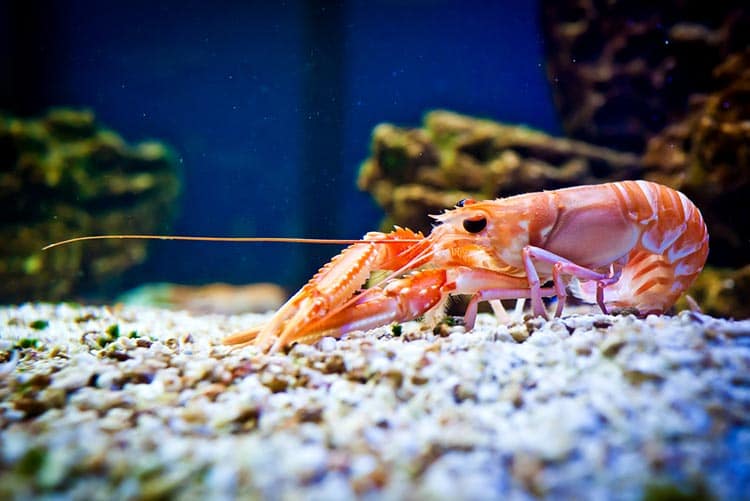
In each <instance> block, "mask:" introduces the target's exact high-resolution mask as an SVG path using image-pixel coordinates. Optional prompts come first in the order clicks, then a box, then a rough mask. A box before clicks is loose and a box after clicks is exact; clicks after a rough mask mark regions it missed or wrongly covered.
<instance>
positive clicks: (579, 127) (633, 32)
mask: <svg viewBox="0 0 750 501" xmlns="http://www.w3.org/2000/svg"><path fill="white" fill-rule="evenodd" d="M540 10H541V22H542V30H543V33H544V37H545V54H546V59H547V72H548V75H549V80H550V82H551V83H552V88H553V92H554V97H555V102H556V104H557V107H558V110H559V111H560V114H561V116H562V119H563V124H564V126H565V130H566V131H567V133H568V134H569V135H570V136H572V137H575V138H577V139H581V140H585V141H589V142H592V143H595V144H602V145H606V146H608V147H612V148H618V149H623V150H628V151H633V152H637V153H640V152H642V151H643V148H644V146H645V144H646V141H647V140H648V139H649V138H650V137H652V136H653V135H655V134H657V133H659V132H660V131H661V130H662V129H663V128H664V127H665V126H667V125H668V124H670V123H674V122H675V121H678V120H681V119H682V117H683V116H684V115H685V113H686V111H687V109H688V103H689V101H690V99H691V96H693V95H695V94H702V93H707V92H712V91H713V90H714V89H715V87H714V85H715V82H714V81H713V79H712V77H711V72H712V70H713V69H714V68H715V67H716V66H717V65H719V64H720V63H722V62H723V61H724V60H725V59H726V58H727V57H728V56H729V55H730V54H732V53H734V52H737V51H741V50H744V48H745V47H747V46H748V45H750V11H748V10H747V9H746V7H745V2H741V1H740V0H728V1H725V2H700V1H697V0H693V1H690V0H671V1H668V2H657V3H654V2H650V3H649V2H638V1H632V0H631V1H626V0H615V1H611V2H595V1H593V0H564V1H557V0H544V1H542V3H541V7H540Z"/></svg>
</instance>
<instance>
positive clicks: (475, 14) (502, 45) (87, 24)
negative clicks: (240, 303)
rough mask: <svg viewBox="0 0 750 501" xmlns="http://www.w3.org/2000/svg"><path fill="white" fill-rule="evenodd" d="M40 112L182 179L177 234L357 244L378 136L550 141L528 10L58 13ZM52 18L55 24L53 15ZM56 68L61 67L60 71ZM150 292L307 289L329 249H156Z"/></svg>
mask: <svg viewBox="0 0 750 501" xmlns="http://www.w3.org/2000/svg"><path fill="white" fill-rule="evenodd" d="M55 5H56V6H55V7H54V9H50V10H49V12H47V13H46V14H45V16H49V19H44V20H43V22H44V23H46V24H45V26H48V27H49V29H50V30H52V33H53V34H54V35H53V36H50V37H49V40H48V44H49V47H48V49H49V50H48V53H49V54H51V56H50V58H49V59H50V60H48V61H47V62H46V64H47V66H48V67H47V69H46V70H45V72H44V74H45V75H48V76H49V78H46V79H45V81H44V83H43V85H40V86H39V94H40V96H38V99H36V100H34V105H35V106H34V107H36V108H38V109H26V110H22V111H24V112H26V113H30V112H37V113H41V112H43V110H44V109H45V108H46V107H47V106H52V105H57V106H73V107H87V108H90V109H92V110H94V111H95V113H96V115H97V117H98V119H99V120H100V122H101V123H103V124H104V125H106V126H107V127H110V128H112V129H114V130H115V131H117V132H118V133H120V134H121V135H123V136H124V138H125V139H126V140H127V141H129V142H136V141H141V140H144V139H158V140H162V141H165V142H167V143H168V144H169V145H171V146H172V147H173V148H174V150H175V151H176V152H177V154H178V157H179V161H180V163H181V166H182V168H183V172H184V188H183V194H182V198H181V200H180V212H179V216H178V219H177V221H176V223H175V224H174V225H173V228H172V230H171V231H172V232H173V233H177V234H189V235H199V234H204V235H225V236H308V237H331V238H357V237H359V236H361V235H362V234H363V233H365V232H366V231H369V230H373V229H376V228H377V226H378V223H379V221H380V219H381V217H382V213H381V211H380V210H379V209H378V208H377V207H376V206H375V205H374V203H373V202H372V201H371V198H370V196H369V194H367V193H362V192H359V191H358V190H357V188H356V186H355V179H356V175H357V170H358V167H359V164H360V163H361V162H362V161H363V160H364V159H365V158H366V157H367V156H368V154H369V143H370V134H371V131H372V129H373V127H374V126H375V125H377V124H378V123H381V122H392V123H396V124H399V125H409V126H415V125H418V124H420V122H421V119H422V116H423V115H424V113H425V112H427V111H428V110H431V109H436V108H443V109H450V110H454V111H458V112H461V113H467V114H472V115H478V116H484V117H490V118H493V119H496V120H501V121H505V122H510V123H525V124H527V125H530V126H533V127H536V128H539V129H542V130H545V131H548V132H551V133H554V134H558V133H560V129H559V124H558V120H557V117H556V115H555V111H554V108H553V104H552V99H551V91H550V86H549V83H548V82H547V80H546V77H545V73H544V62H543V58H542V40H541V35H540V33H539V27H538V22H537V16H538V13H537V10H536V6H535V3H534V2H526V1H509V2H477V1H461V2H448V1H426V0H422V1H412V2H397V1H383V0H380V1H373V0H370V1H365V0H362V1H350V2H343V3H341V2H328V3H325V2H320V3H318V2H217V3H215V4H213V5H210V4H209V3H208V2H195V1H167V2H159V3H158V6H155V4H154V3H153V2H150V1H149V2H146V1H131V2H122V3H113V2H82V1H78V2H61V3H56V4H55ZM45 12H46V11H45ZM52 56H54V57H52ZM150 249H151V254H150V259H149V261H148V262H147V263H146V264H144V265H143V266H141V267H139V269H138V270H136V271H137V273H132V274H129V276H128V277H127V278H126V280H125V283H124V284H123V285H125V286H130V285H135V284H136V283H137V282H141V281H173V282H183V283H196V284H197V283H205V282H214V281H226V282H233V283H249V282H256V281H273V282H277V283H281V284H283V285H285V286H287V287H289V288H296V287H298V286H299V285H301V283H302V282H304V281H305V280H306V279H307V278H308V277H309V276H310V275H311V274H312V273H314V271H315V270H316V269H317V268H318V267H319V266H320V265H321V264H322V263H323V262H324V261H326V260H327V259H328V258H329V257H330V256H332V255H333V254H334V253H335V252H337V248H335V247H330V246H303V245H280V244H274V245H270V244H242V245H240V244H203V243H198V244H196V243H168V242H159V243H155V244H151V247H150Z"/></svg>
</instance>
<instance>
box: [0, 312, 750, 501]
mask: <svg viewBox="0 0 750 501" xmlns="http://www.w3.org/2000/svg"><path fill="white" fill-rule="evenodd" d="M264 318H265V317H263V316H261V315H243V316H232V317H228V316H219V315H212V316H191V315H190V314H187V313H182V312H170V311H166V310H159V309H149V308H142V307H137V308H136V307H128V308H124V309H122V310H116V309H111V308H100V307H79V306H72V305H66V304H61V305H45V304H40V305H23V306H20V307H0V498H2V499H8V498H16V499H24V498H32V497H33V498H39V497H43V496H47V497H49V498H54V499H61V498H63V499H65V498H74V499H87V500H93V499H156V498H163V497H181V498H204V499H205V498H210V499H212V500H214V501H217V500H220V499H231V498H234V497H242V498H245V497H250V498H254V497H264V498H269V499H326V500H327V499H349V498H355V497H361V498H388V499H422V498H432V499H441V498H445V499H487V498H504V499H527V498H531V497H535V496H540V495H542V496H547V497H549V498H550V499H562V498H571V499H573V498H575V499H582V498H589V499H642V498H644V497H647V498H649V499H668V498H669V496H673V495H676V494H679V493H683V494H686V495H690V496H695V497H696V498H700V497H702V496H709V495H710V496H714V497H716V498H719V499H743V498H744V499H750V321H742V322H733V321H727V320H720V319H714V318H711V317H708V316H703V315H697V314H693V313H688V312H683V313H682V314H680V315H677V316H675V317H659V316H650V317H648V318H646V319H645V320H638V319H636V318H634V317H632V316H621V317H613V316H606V315H599V314H596V315H592V314H581V315H571V316H568V317H565V318H563V319H560V320H552V321H549V322H543V321H540V320H526V321H522V322H517V323H515V324H512V325H510V326H506V325H500V324H498V323H497V322H496V320H495V319H494V318H493V317H491V316H488V315H480V317H479V319H478V325H477V328H476V329H475V331H473V332H470V333H465V332H464V330H463V328H461V327H450V328H449V327H443V328H442V329H438V330H437V332H434V331H432V330H423V329H422V328H421V326H420V324H419V323H417V322H410V323H407V324H403V326H402V327H401V329H400V332H399V329H396V328H392V327H390V326H389V327H383V328H380V329H375V330H373V331H370V332H367V333H354V334H352V335H350V336H348V337H347V338H346V339H344V340H341V341H336V340H334V339H330V338H326V339H323V340H322V341H320V342H319V343H318V344H317V345H314V346H295V347H294V348H293V349H292V350H291V351H290V352H289V353H288V354H275V355H262V354H259V353H257V351H256V350H255V349H254V348H243V349H236V348H231V347H225V346H222V345H221V344H220V340H221V338H222V337H223V336H225V335H227V334H229V333H232V332H235V331H237V330H240V329H243V328H245V327H248V326H249V325H252V324H256V323H258V322H261V321H262V320H263V319H264ZM60 495H62V497H61V496H60Z"/></svg>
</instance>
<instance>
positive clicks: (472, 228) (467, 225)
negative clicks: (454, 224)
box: [464, 216, 487, 233]
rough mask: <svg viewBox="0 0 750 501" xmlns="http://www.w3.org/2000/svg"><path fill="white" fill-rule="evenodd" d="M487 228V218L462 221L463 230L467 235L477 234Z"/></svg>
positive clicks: (480, 217) (481, 217)
mask: <svg viewBox="0 0 750 501" xmlns="http://www.w3.org/2000/svg"><path fill="white" fill-rule="evenodd" d="M485 226H487V218H486V217H484V216H479V217H472V218H469V219H464V229H465V230H466V231H468V232H469V233H479V232H480V231H482V230H483V229H484V228H485Z"/></svg>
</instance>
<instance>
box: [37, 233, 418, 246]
mask: <svg viewBox="0 0 750 501" xmlns="http://www.w3.org/2000/svg"><path fill="white" fill-rule="evenodd" d="M87 240H189V241H195V242H235V243H237V242H243V243H244V242H265V243H298V244H327V245H351V244H361V243H366V244H386V243H388V244H399V243H415V242H419V241H420V240H419V239H416V238H411V239H408V238H405V239H400V240H362V239H354V240H349V239H335V238H294V237H188V236H181V235H90V236H86V237H76V238H69V239H68V240H61V241H59V242H54V243H51V244H48V245H45V246H44V247H42V250H49V249H53V248H55V247H60V246H62V245H68V244H72V243H74V242H84V241H87Z"/></svg>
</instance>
